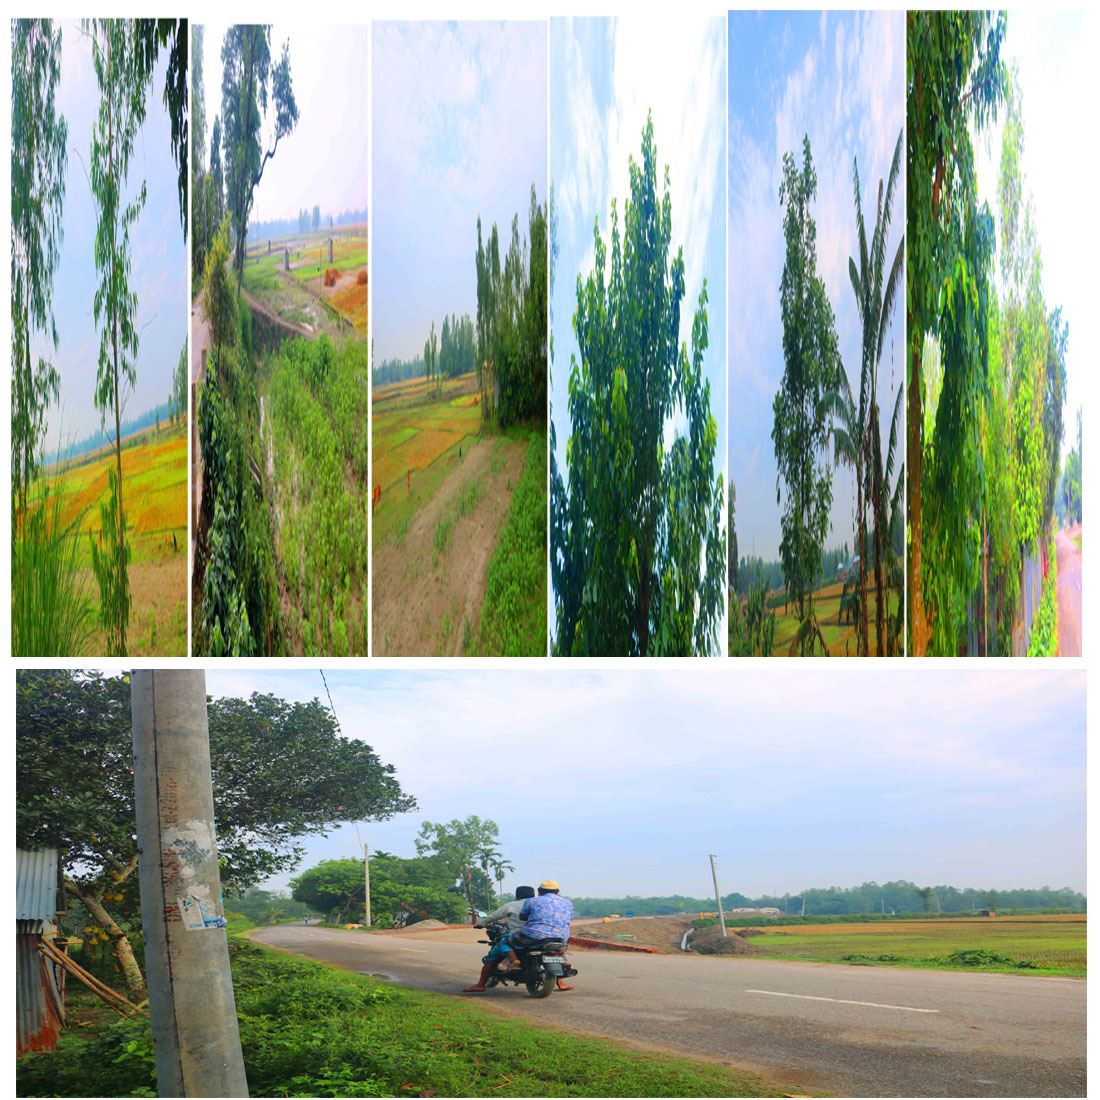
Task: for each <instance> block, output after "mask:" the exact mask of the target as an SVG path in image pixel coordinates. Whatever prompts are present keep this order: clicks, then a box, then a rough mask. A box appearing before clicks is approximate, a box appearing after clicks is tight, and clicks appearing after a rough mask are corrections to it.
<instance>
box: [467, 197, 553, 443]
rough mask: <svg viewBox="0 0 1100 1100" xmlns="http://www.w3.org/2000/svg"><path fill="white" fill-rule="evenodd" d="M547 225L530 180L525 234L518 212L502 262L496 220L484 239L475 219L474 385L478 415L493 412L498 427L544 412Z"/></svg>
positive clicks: (488, 414)
mask: <svg viewBox="0 0 1100 1100" xmlns="http://www.w3.org/2000/svg"><path fill="white" fill-rule="evenodd" d="M546 224H547V223H546V205H545V203H544V204H542V205H540V204H539V202H538V197H537V194H536V192H535V185H534V184H532V185H531V202H530V206H529V208H528V213H527V236H526V237H521V236H520V231H519V215H518V214H517V215H516V216H515V217H513V218H512V239H511V242H510V244H509V245H508V251H507V253H506V254H505V256H504V262H503V266H502V264H501V256H500V236H499V234H498V232H497V227H496V223H494V224H493V228H492V231H491V232H490V233H489V237H488V240H487V241H483V240H482V230H481V218H480V217H479V218H478V219H477V254H476V256H475V260H474V263H475V268H476V271H477V343H476V347H477V352H478V354H477V372H478V387H479V389H480V390H481V393H482V406H481V407H482V418H483V419H485V418H486V417H488V416H490V415H492V414H494V413H495V415H496V417H497V421H498V423H499V424H500V425H501V427H506V426H507V425H509V424H513V423H515V422H517V421H520V420H526V419H528V418H530V417H535V418H536V419H544V418H545V416H546V354H547V340H546V291H547V281H546V280H547V273H548V269H547V258H546V255H547V254H546V246H547V230H546Z"/></svg>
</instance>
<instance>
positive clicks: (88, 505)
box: [47, 421, 187, 657]
mask: <svg viewBox="0 0 1100 1100" xmlns="http://www.w3.org/2000/svg"><path fill="white" fill-rule="evenodd" d="M114 462H115V455H114V451H113V449H112V448H110V447H107V448H103V449H101V450H99V451H96V452H95V453H94V454H91V455H82V456H80V457H79V459H73V460H71V461H69V462H67V463H65V464H63V465H61V466H58V467H55V468H54V469H53V470H50V471H47V478H48V479H49V480H50V481H51V482H52V483H53V491H54V492H58V493H60V496H61V502H62V517H63V520H64V522H65V523H66V524H69V523H72V522H74V521H75V523H76V526H77V528H78V530H79V532H80V537H79V538H78V540H77V547H78V562H79V564H80V568H81V572H82V573H83V575H84V577H85V580H86V585H85V591H86V592H88V593H89V594H90V595H91V597H92V599H93V600H95V599H97V591H98V590H97V588H96V583H95V577H94V576H93V574H92V555H91V542H92V541H96V542H97V543H98V544H100V545H102V535H101V525H100V515H99V505H100V502H101V501H103V500H105V499H106V496H107V475H108V470H109V469H110V468H111V467H112V466H113V465H114ZM122 485H123V504H124V507H125V510H126V522H127V529H128V541H129V545H130V547H131V553H132V558H131V561H130V570H129V583H130V592H131V597H132V600H133V604H132V607H131V611H130V626H129V631H128V635H127V648H128V650H129V653H130V655H132V656H152V655H161V656H173V657H174V656H185V655H186V653H187V635H186V625H187V431H186V427H185V424H184V422H183V421H180V422H179V423H177V424H176V425H175V426H174V427H171V428H162V429H161V430H160V431H159V432H158V431H155V430H153V429H146V430H143V431H141V432H137V433H135V434H134V435H132V436H130V437H129V438H127V439H125V440H123V450H122ZM96 622H97V623H98V618H97V619H96ZM106 652H107V642H106V639H105V636H103V635H101V634H100V633H99V632H98V631H97V633H96V634H95V635H94V636H93V638H92V640H91V644H90V648H89V649H88V654H102V653H106Z"/></svg>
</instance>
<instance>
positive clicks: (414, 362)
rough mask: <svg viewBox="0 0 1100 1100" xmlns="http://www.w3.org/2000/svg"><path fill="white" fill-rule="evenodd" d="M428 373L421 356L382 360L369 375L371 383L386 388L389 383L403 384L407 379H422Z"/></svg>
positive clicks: (395, 357)
mask: <svg viewBox="0 0 1100 1100" xmlns="http://www.w3.org/2000/svg"><path fill="white" fill-rule="evenodd" d="M427 373H428V367H427V364H426V363H425V361H424V359H423V358H422V357H421V356H419V355H418V356H417V357H416V358H415V359H398V358H397V356H394V357H393V358H392V359H383V360H382V362H381V363H379V364H378V366H376V367H375V368H374V370H373V371H372V373H371V381H372V383H373V384H374V385H375V386H387V385H389V384H390V383H391V382H404V381H406V379H409V378H423V377H424V376H425V375H426V374H427Z"/></svg>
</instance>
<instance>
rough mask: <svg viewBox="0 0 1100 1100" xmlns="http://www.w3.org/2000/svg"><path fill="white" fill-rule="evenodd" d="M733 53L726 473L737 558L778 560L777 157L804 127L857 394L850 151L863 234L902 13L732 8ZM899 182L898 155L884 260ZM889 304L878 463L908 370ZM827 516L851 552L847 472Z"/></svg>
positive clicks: (900, 218) (889, 114)
mask: <svg viewBox="0 0 1100 1100" xmlns="http://www.w3.org/2000/svg"><path fill="white" fill-rule="evenodd" d="M729 50H730V82H729V178H730V186H729V246H730V247H729V303H730V324H729V395H730V404H729V409H730V452H729V468H730V476H731V478H732V480H733V483H734V485H735V486H736V488H737V516H736V526H737V540H738V553H739V554H740V555H742V556H744V555H746V554H750V553H753V552H754V546H755V553H756V554H757V555H760V556H762V557H764V558H765V559H775V558H778V556H779V541H780V535H781V532H780V517H781V511H780V508H778V507H777V506H776V502H775V491H776V462H775V451H774V447H773V444H772V439H771V431H772V425H773V422H774V417H773V413H772V401H773V399H774V397H775V394H776V393H777V391H778V389H779V385H780V383H781V381H782V378H783V345H782V340H783V325H782V321H781V319H780V310H779V282H780V278H781V276H782V272H783V260H784V251H785V246H784V241H783V225H782V208H781V207H780V205H779V183H780V180H781V178H782V165H783V154H784V153H785V152H794V153H795V154H796V158H797V161H798V163H799V164H801V159H802V137H803V135H804V134H806V133H808V134H809V136H810V147H811V151H812V153H813V158H814V166H815V168H816V170H817V188H818V190H817V202H816V205H815V206H814V208H813V209H814V214H815V219H816V222H817V270H818V274H819V275H820V276H821V278H822V279H823V280H824V283H825V289H826V293H827V294H828V297H829V301H830V303H831V305H832V307H833V312H834V314H835V317H836V331H837V338H838V341H839V347H840V353H841V357H842V359H843V362H844V366H845V369H846V370H847V372H848V379H849V382H850V383H851V384H852V385H853V388H855V390H856V392H857V393H858V384H859V366H860V354H861V352H860V347H861V343H860V326H859V318H858V315H857V312H856V305H855V296H854V294H853V292H852V288H851V282H850V280H849V277H848V258H849V257H850V256H856V255H858V252H857V248H858V243H857V237H856V219H855V203H854V198H853V185H852V159H853V157H856V158H858V161H859V174H860V185H861V191H862V204H863V211H864V218H865V219H866V220H868V222H869V224H868V230H867V231H868V233H869V234H870V233H871V232H872V231H873V226H874V208H875V201H876V195H877V190H878V181H879V180H880V179H885V177H886V175H887V174H888V172H889V170H890V160H891V157H892V156H893V152H894V145H895V143H896V142H897V138H898V134H899V133H900V132H901V129H902V126H903V124H904V122H905V20H904V13H902V12H863V13H854V14H852V13H833V12H830V13H828V14H826V13H822V12H805V13H802V12H798V13H782V12H774V13H773V12H766V13H748V12H731V13H730V16H729ZM904 177H905V159H904V156H903V157H902V169H901V178H900V179H899V183H898V187H897V190H896V197H895V200H894V209H893V220H892V225H891V235H890V241H891V243H890V245H889V247H888V256H889V257H890V259H893V254H894V252H896V251H897V242H898V241H899V240H900V239H901V235H902V233H903V231H904V224H905V189H904ZM897 300H898V303H899V304H898V306H897V307H896V309H895V314H894V323H893V324H892V326H891V329H890V332H889V334H888V336H887V340H886V343H885V346H884V349H883V359H882V364H881V366H880V374H879V407H880V409H881V410H882V413H881V424H882V433H883V455H884V458H885V449H886V442H887V440H888V439H889V429H890V416H891V415H892V413H893V407H894V403H893V398H894V395H895V394H896V393H897V390H898V388H899V387H900V386H902V385H904V377H905V375H904V366H905V361H904V344H905V327H904V326H905V318H904V302H905V294H904V288H902V289H901V291H899V294H898V299H897ZM784 492H785V489H784ZM784 499H786V498H785V497H784ZM831 521H832V530H831V532H830V534H829V535H828V536H827V538H826V547H827V548H832V547H834V546H836V545H839V544H843V543H844V542H847V543H848V545H849V550H850V551H851V549H852V547H853V546H854V544H855V542H856V541H857V539H856V538H855V537H854V530H855V488H854V479H853V478H852V476H851V475H850V473H849V472H848V471H847V470H845V469H843V468H842V469H840V470H837V471H835V473H834V476H833V509H832V515H831Z"/></svg>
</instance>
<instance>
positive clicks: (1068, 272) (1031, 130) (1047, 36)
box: [975, 11, 1097, 461]
mask: <svg viewBox="0 0 1100 1100" xmlns="http://www.w3.org/2000/svg"><path fill="white" fill-rule="evenodd" d="M1001 56H1002V57H1003V58H1004V60H1005V61H1006V62H1008V63H1009V65H1012V64H1013V63H1015V65H1016V66H1017V73H1018V76H1019V82H1020V90H1021V92H1022V94H1023V115H1024V152H1023V158H1022V160H1021V164H1022V166H1023V172H1024V196H1025V198H1026V197H1027V195H1028V194H1031V195H1032V197H1033V199H1034V204H1035V207H1034V214H1035V223H1036V228H1037V231H1038V237H1039V242H1040V245H1041V247H1042V255H1043V293H1044V295H1045V296H1046V304H1047V309H1048V310H1053V309H1055V308H1056V307H1057V306H1061V307H1062V318H1063V320H1065V321H1067V322H1068V323H1069V342H1068V345H1067V349H1066V407H1065V410H1064V414H1063V422H1064V424H1065V435H1064V436H1063V438H1062V460H1063V461H1065V456H1066V453H1067V451H1068V450H1069V449H1070V448H1071V447H1076V446H1077V410H1078V409H1079V408H1080V407H1081V406H1082V405H1083V404H1084V400H1085V389H1086V388H1087V386H1088V384H1089V383H1088V378H1087V374H1086V372H1088V371H1090V370H1091V369H1092V368H1091V363H1090V361H1089V356H1090V351H1091V349H1093V348H1094V347H1095V346H1096V335H1097V327H1096V296H1095V293H1094V287H1095V279H1094V277H1093V266H1092V259H1091V255H1090V252H1089V250H1087V249H1082V247H1081V245H1082V240H1081V211H1082V210H1087V209H1089V207H1090V205H1091V203H1092V201H1093V193H1094V190H1095V187H1094V185H1093V183H1092V177H1093V172H1092V165H1093V160H1094V157H1093V151H1092V149H1091V147H1090V143H1089V142H1087V141H1082V140H1081V133H1080V116H1079V114H1078V112H1077V111H1075V110H1073V109H1069V110H1067V109H1066V105H1067V104H1075V103H1088V102H1090V101H1091V99H1092V97H1093V96H1094V90H1093V79H1092V73H1093V65H1094V64H1095V59H1094V56H1093V49H1092V39H1091V38H1090V36H1089V35H1088V34H1087V33H1085V28H1084V19H1083V16H1082V14H1081V13H1080V12H1046V11H1044V12H1009V15H1008V32H1007V34H1006V35H1005V40H1004V45H1003V47H1002V50H1001ZM1003 132H1004V113H1003V112H1000V113H999V117H998V119H997V124H996V125H995V126H993V127H991V128H990V132H989V134H988V135H983V136H981V137H979V139H978V140H977V142H975V154H976V161H977V172H978V194H979V195H980V196H981V198H983V199H987V200H988V201H989V207H990V210H992V211H993V215H994V217H995V218H996V219H997V221H998V240H999V233H1000V228H999V227H1000V211H999V208H998V203H997V175H998V171H999V168H1000V162H1001V138H1002V134H1003ZM996 271H997V279H998V285H1000V284H999V280H1000V264H999V262H998V264H997V265H996Z"/></svg>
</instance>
